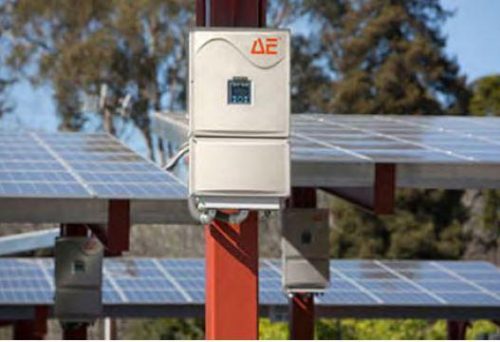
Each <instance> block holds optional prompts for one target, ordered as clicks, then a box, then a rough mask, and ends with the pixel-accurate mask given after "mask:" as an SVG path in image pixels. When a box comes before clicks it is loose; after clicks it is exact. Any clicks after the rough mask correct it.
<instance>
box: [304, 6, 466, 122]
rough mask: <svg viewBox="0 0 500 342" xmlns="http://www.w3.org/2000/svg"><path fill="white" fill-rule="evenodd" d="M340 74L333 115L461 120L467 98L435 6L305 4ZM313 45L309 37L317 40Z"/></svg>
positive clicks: (441, 13) (327, 58) (332, 67)
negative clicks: (458, 117) (450, 115)
mask: <svg viewBox="0 0 500 342" xmlns="http://www.w3.org/2000/svg"><path fill="white" fill-rule="evenodd" d="M305 8H306V13H308V14H309V15H310V16H311V17H312V20H313V21H314V23H315V24H318V25H320V30H319V35H318V36H317V39H319V40H320V42H321V46H322V51H324V53H323V54H322V55H321V57H322V58H323V60H324V61H326V62H327V63H326V64H327V67H328V68H329V70H330V71H331V72H332V73H334V74H335V80H334V82H333V87H332V88H331V95H332V96H331V102H330V106H329V107H330V108H329V109H330V112H331V111H333V112H335V113H345V114H348V113H356V114H374V113H376V114H442V113H458V114H463V113H464V112H465V110H466V109H467V104H468V99H469V91H468V89H467V88H466V86H465V79H464V78H462V77H460V76H459V75H458V66H457V64H456V63H455V61H453V60H450V59H449V58H448V57H447V56H446V54H445V52H444V47H445V42H446V40H445V39H444V37H443V35H442V34H441V32H440V25H441V24H442V23H443V22H444V20H445V19H446V18H447V17H448V16H449V15H450V13H448V12H446V11H445V10H444V9H443V8H442V6H441V4H440V2H439V1H438V0H429V1H420V0H409V1H390V0H370V1H350V0H335V1H328V2H325V1H317V0H308V1H305ZM313 38H314V37H311V39H313Z"/></svg>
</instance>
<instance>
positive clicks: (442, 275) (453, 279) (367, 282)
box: [0, 258, 500, 320]
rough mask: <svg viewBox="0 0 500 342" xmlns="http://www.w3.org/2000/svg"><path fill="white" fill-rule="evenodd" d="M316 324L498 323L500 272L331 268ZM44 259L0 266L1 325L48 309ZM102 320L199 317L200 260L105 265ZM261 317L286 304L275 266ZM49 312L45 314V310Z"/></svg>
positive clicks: (444, 265) (400, 265)
mask: <svg viewBox="0 0 500 342" xmlns="http://www.w3.org/2000/svg"><path fill="white" fill-rule="evenodd" d="M330 270H331V273H332V277H331V284H330V287H329V288H328V289H327V290H326V292H325V293H324V294H323V295H319V296H318V297H317V300H316V302H317V309H316V312H317V316H319V317H331V318H423V319H447V320H473V319H492V320H493V319H498V312H499V310H500V271H499V270H498V268H497V267H495V266H494V265H492V264H490V263H487V262H480V261H397V260H390V261H389V260H375V261H368V260H332V261H331V262H330ZM53 272H54V265H53V261H52V259H48V258H38V259H37V258H2V259H0V285H1V286H0V319H1V320H29V319H34V315H35V309H36V308H37V307H40V306H47V307H49V308H51V307H52V305H53V295H54V283H53ZM103 274H104V283H103V288H102V290H103V302H104V312H103V317H114V318H145V317H150V318H154V317H203V315H204V303H205V296H204V289H205V262H204V260H203V259H161V258H110V259H106V260H105V262H104V273H103ZM259 278H260V294H259V297H260V313H261V316H267V317H271V318H274V319H276V318H277V319H280V318H281V319H284V318H285V317H286V314H287V311H288V300H287V297H286V294H285V293H284V292H283V290H282V288H281V265H280V261H279V260H273V259H262V260H261V261H260V266H259ZM49 312H50V310H49Z"/></svg>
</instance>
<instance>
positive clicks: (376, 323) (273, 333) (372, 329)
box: [260, 319, 498, 340]
mask: <svg viewBox="0 0 500 342" xmlns="http://www.w3.org/2000/svg"><path fill="white" fill-rule="evenodd" d="M260 326H261V328H260V339H262V340H276V339H288V327H287V324H285V323H281V322H279V323H271V322H270V321H269V320H267V319H262V320H261V321H260ZM495 332H498V327H496V326H495V324H493V323H491V322H489V321H475V322H472V324H471V326H470V327H469V328H468V330H467V339H476V338H480V337H484V336H485V335H486V334H491V333H495ZM315 334H316V336H315V337H316V339H318V340H340V339H343V340H388V339H389V340H423V339H425V340H444V339H447V327H446V321H444V320H439V321H426V320H419V319H383V320H380V319H377V320H375V319H373V320H372V319H370V320H368V319H361V320H356V319H345V320H335V319H319V320H317V321H316V327H315Z"/></svg>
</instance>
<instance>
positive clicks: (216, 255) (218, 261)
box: [196, 0, 266, 339]
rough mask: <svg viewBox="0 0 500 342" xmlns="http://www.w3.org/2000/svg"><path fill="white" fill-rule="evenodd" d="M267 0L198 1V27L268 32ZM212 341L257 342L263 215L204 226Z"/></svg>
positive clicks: (207, 320)
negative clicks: (254, 341) (249, 341)
mask: <svg viewBox="0 0 500 342" xmlns="http://www.w3.org/2000/svg"><path fill="white" fill-rule="evenodd" d="M265 14H266V0H197V1H196V25H198V26H206V27H217V26H223V27H264V26H265ZM205 239H206V241H205V244H206V251H205V253H206V289H205V293H206V300H205V334H206V338H207V339H258V334H259V329H258V325H259V321H258V320H259V298H258V295H259V279H258V262H259V248H258V215H257V213H256V212H251V213H250V215H249V217H248V218H247V219H246V220H245V222H243V223H242V224H239V225H231V224H227V223H223V222H220V221H215V222H213V223H212V224H210V225H207V226H205Z"/></svg>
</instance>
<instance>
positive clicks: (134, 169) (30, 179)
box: [0, 133, 187, 199]
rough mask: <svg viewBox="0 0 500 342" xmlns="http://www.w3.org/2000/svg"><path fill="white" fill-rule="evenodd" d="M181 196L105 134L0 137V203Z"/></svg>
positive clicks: (174, 184)
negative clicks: (4, 199) (9, 200)
mask: <svg viewBox="0 0 500 342" xmlns="http://www.w3.org/2000/svg"><path fill="white" fill-rule="evenodd" d="M186 191H187V190H186V188H185V186H184V185H183V184H182V183H181V182H180V181H179V180H177V179H176V178H175V177H173V176H172V175H171V174H169V173H167V172H165V171H163V170H161V169H160V168H158V167H157V166H156V165H154V164H153V163H150V162H148V161H146V160H145V159H143V158H142V157H140V156H138V155H137V154H135V153H134V152H132V151H131V150H129V149H128V148H126V147H125V146H124V145H122V144H121V143H119V142H118V141H117V140H115V139H113V138H112V137H111V136H109V135H107V134H81V133H56V134H44V133H19V134H10V133H0V197H9V198H12V197H21V198H40V197H41V198H98V199H172V198H184V197H185V196H186Z"/></svg>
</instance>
